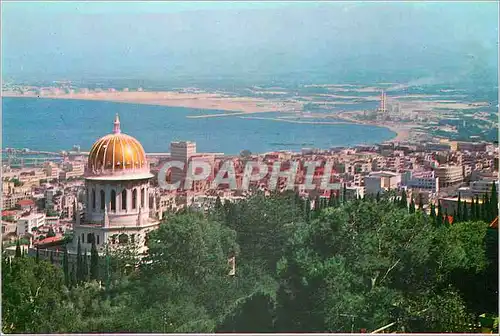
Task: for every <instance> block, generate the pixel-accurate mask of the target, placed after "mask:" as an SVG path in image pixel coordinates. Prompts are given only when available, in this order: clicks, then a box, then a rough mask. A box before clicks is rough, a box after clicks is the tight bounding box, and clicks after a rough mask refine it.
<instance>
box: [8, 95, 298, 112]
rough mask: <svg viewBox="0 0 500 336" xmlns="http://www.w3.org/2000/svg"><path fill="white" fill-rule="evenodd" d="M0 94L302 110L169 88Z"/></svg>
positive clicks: (289, 104)
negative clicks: (134, 90) (130, 90)
mask: <svg viewBox="0 0 500 336" xmlns="http://www.w3.org/2000/svg"><path fill="white" fill-rule="evenodd" d="M2 96H3V97H12V98H40V99H70V100H93V101H108V102H115V103H130V104H144V105H156V106H171V107H186V108H192V109H202V110H219V111H231V112H242V113H259V112H279V111H292V110H296V109H302V104H301V103H298V102H290V101H288V102H281V101H280V102H277V101H271V100H266V99H262V98H253V97H230V96H227V95H221V94H213V93H180V92H172V91H155V92H150V91H142V92H118V91H117V92H91V93H73V94H71V93H70V94H42V95H36V94H34V93H30V94H18V93H15V92H11V91H7V92H3V93H2Z"/></svg>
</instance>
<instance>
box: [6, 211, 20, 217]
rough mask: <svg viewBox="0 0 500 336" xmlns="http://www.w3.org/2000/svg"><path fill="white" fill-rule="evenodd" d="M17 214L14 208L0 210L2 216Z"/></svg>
mask: <svg viewBox="0 0 500 336" xmlns="http://www.w3.org/2000/svg"><path fill="white" fill-rule="evenodd" d="M16 214H17V211H16V210H2V217H3V216H15V215H16Z"/></svg>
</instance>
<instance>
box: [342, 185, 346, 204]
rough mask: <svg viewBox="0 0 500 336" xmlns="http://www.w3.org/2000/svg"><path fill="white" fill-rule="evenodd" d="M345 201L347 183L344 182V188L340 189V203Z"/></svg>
mask: <svg viewBox="0 0 500 336" xmlns="http://www.w3.org/2000/svg"><path fill="white" fill-rule="evenodd" d="M346 202H347V184H346V183H344V188H343V189H342V203H346Z"/></svg>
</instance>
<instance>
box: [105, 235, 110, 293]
mask: <svg viewBox="0 0 500 336" xmlns="http://www.w3.org/2000/svg"><path fill="white" fill-rule="evenodd" d="M109 259H110V257H109V250H108V245H107V244H106V271H105V272H106V293H107V296H108V298H109V290H110V288H111V271H110V260H109Z"/></svg>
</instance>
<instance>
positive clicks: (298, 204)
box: [294, 192, 302, 209]
mask: <svg viewBox="0 0 500 336" xmlns="http://www.w3.org/2000/svg"><path fill="white" fill-rule="evenodd" d="M301 201H302V199H301V198H300V195H299V193H298V192H296V193H295V194H294V202H295V206H296V207H297V208H298V209H302V202H301Z"/></svg>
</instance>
